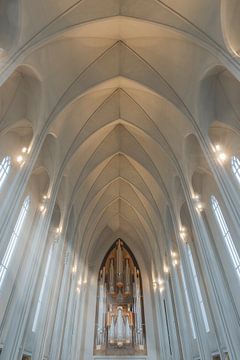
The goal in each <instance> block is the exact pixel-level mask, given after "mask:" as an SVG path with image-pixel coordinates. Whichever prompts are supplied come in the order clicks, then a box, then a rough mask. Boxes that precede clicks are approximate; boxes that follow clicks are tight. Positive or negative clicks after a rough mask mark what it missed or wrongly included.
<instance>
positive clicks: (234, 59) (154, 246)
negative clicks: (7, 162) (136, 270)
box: [0, 0, 240, 254]
mask: <svg viewBox="0 0 240 360" xmlns="http://www.w3.org/2000/svg"><path fill="white" fill-rule="evenodd" d="M0 9H1V17H2V19H4V22H3V21H0V23H1V27H2V29H1V30H2V31H1V34H3V35H2V37H1V38H0V47H2V51H1V54H0V64H1V83H2V88H1V98H2V99H3V98H4V97H5V101H4V104H7V105H6V107H5V108H2V115H1V123H0V129H1V131H2V132H4V131H6V129H7V128H8V127H9V126H13V123H15V122H17V121H21V122H23V121H25V122H27V123H28V124H29V123H30V124H31V127H32V128H33V144H34V143H36V142H37V141H38V140H39V139H42V140H41V141H42V144H43V150H42V154H40V158H39V162H41V161H42V165H44V166H45V167H46V168H47V171H48V173H49V176H50V178H51V179H52V183H54V181H55V184H56V183H57V179H61V184H60V182H59V186H60V190H59V195H58V201H59V204H62V207H64V206H66V204H67V205H68V206H67V208H68V209H71V207H72V206H73V207H74V211H75V216H76V219H77V222H78V229H79V233H80V234H81V237H82V239H84V244H85V245H84V246H86V247H91V244H95V243H96V242H97V241H99V239H101V238H102V239H104V238H106V236H109V237H111V236H123V237H124V236H125V237H126V238H128V239H131V241H132V242H133V243H134V244H135V243H137V244H138V246H139V248H141V249H142V253H143V254H144V252H145V251H149V252H150V253H152V254H153V253H156V251H157V252H158V251H159V249H160V247H161V243H162V239H161V234H163V232H164V231H163V226H162V225H163V223H164V221H165V220H164V219H165V212H166V206H167V205H169V206H170V207H171V206H173V205H172V203H173V199H174V198H176V189H175V183H176V182H175V180H176V177H180V178H181V177H182V178H184V173H185V171H186V166H187V157H186V156H185V155H186V154H185V152H184V149H185V142H186V138H187V137H188V135H190V134H196V135H199V134H207V132H208V128H209V126H210V125H211V123H212V122H213V121H215V120H216V119H215V117H214V115H211V117H209V114H208V116H207V114H206V113H205V112H204V111H205V109H206V108H208V109H209V103H208V99H207V96H205V97H204V96H202V91H203V88H204V91H205V93H206V84H207V94H208V96H209V99H212V97H210V95H211V90H212V88H213V87H214V88H215V89H216V88H217V84H218V82H219V83H220V84H221V88H222V89H224V88H225V86H227V85H229V84H231V85H229V86H231V87H233V86H234V85H233V80H232V78H231V76H232V75H231V74H234V75H235V76H236V77H238V73H239V65H240V63H239V58H238V50H239V47H238V46H239V44H238V38H237V37H236V36H235V33H236V31H238V29H239V21H238V19H239V16H237V14H238V15H240V6H239V2H238V1H237V0H235V1H234V0H232V1H230V0H225V1H223V0H222V1H219V0H201V1H199V0H194V1H189V0H181V1H179V0H166V1H160V0H159V1H158V0H138V1H135V0H101V1H100V0H80V1H74V0H61V1H60V0H58V1H56V0H48V1H47V2H43V1H33V0H23V1H17V0H11V1H9V0H6V1H2V2H1V5H0ZM1 17H0V19H1ZM16 18H17V19H18V21H17V22H16ZM13 24H15V25H14V26H13ZM10 29H11V31H10ZM206 79H207V80H208V81H207V80H206ZM209 79H214V81H210V80H209ZM226 79H227V80H226ZM204 86H205V87H204ZM236 86H237V88H238V86H239V85H238V84H237V85H236ZM4 94H5V95H4ZM6 94H8V95H6ZM214 99H215V98H214ZM214 101H215V100H214ZM230 101H231V100H230ZM233 102H234V100H233ZM11 107H12V109H13V110H11V112H10V108H11ZM212 107H213V108H214V109H216V104H215V103H214V104H212ZM16 114H18V115H16ZM16 117H17V118H16ZM11 122H12V123H11ZM9 124H10V125H9ZM41 155H42V159H41ZM69 211H70V210H69Z"/></svg>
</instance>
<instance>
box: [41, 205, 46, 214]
mask: <svg viewBox="0 0 240 360" xmlns="http://www.w3.org/2000/svg"><path fill="white" fill-rule="evenodd" d="M39 210H40V211H41V213H45V211H46V208H45V206H44V205H43V204H40V205H39Z"/></svg>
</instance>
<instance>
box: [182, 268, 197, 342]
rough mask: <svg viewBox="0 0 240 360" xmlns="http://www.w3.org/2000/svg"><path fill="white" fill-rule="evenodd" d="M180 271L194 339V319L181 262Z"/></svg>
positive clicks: (195, 336)
mask: <svg viewBox="0 0 240 360" xmlns="http://www.w3.org/2000/svg"><path fill="white" fill-rule="evenodd" d="M180 271H181V275H182V282H183V290H184V293H185V298H186V303H187V309H188V314H189V319H190V324H191V328H192V335H193V338H194V339H195V340H196V338H197V335H196V330H195V325H194V321H193V314H192V308H191V304H190V300H189V296H188V289H187V284H186V280H185V275H184V271H183V268H182V264H181V265H180Z"/></svg>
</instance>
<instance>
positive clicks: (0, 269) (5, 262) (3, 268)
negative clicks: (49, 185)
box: [0, 196, 30, 287]
mask: <svg viewBox="0 0 240 360" xmlns="http://www.w3.org/2000/svg"><path fill="white" fill-rule="evenodd" d="M29 205H30V196H27V197H26V198H25V200H24V202H23V206H22V209H21V211H20V214H19V216H18V219H17V222H16V225H15V227H14V230H13V233H12V236H11V238H10V241H9V243H8V246H7V249H6V252H5V254H4V256H3V259H2V262H1V265H0V287H1V286H2V283H3V280H4V278H5V275H6V272H7V269H8V266H9V263H10V260H11V257H12V254H13V251H14V249H15V246H16V244H17V240H18V238H19V235H20V232H21V230H22V226H23V223H24V220H25V218H26V215H27V212H28V209H29Z"/></svg>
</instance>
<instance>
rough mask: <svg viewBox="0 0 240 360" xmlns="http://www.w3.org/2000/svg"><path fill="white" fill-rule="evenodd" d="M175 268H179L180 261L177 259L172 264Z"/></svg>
mask: <svg viewBox="0 0 240 360" xmlns="http://www.w3.org/2000/svg"><path fill="white" fill-rule="evenodd" d="M172 264H173V266H174V267H175V266H177V265H178V260H177V259H174V260H173V262H172Z"/></svg>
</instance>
